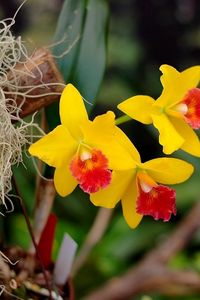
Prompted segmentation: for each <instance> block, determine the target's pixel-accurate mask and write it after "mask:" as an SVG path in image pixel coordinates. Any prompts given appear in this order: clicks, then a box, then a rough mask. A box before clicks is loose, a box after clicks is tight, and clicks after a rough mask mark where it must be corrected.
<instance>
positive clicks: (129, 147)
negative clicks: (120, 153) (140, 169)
mask: <svg viewBox="0 0 200 300" xmlns="http://www.w3.org/2000/svg"><path fill="white" fill-rule="evenodd" d="M115 136H116V139H117V140H118V141H119V142H120V144H121V145H123V146H124V147H125V148H126V149H127V151H128V152H129V153H130V154H131V156H132V158H133V159H134V160H135V161H136V162H138V163H140V162H141V159H140V154H139V152H138V151H137V149H136V148H135V146H134V145H133V143H132V142H131V141H130V140H129V138H128V137H127V135H126V134H125V133H124V132H123V131H122V130H121V129H120V128H118V127H116V132H115Z"/></svg>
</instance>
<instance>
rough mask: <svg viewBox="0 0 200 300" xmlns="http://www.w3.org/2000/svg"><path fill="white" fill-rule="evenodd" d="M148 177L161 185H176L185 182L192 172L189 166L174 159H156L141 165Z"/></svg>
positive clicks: (191, 167) (192, 169)
mask: <svg viewBox="0 0 200 300" xmlns="http://www.w3.org/2000/svg"><path fill="white" fill-rule="evenodd" d="M142 167H143V168H144V169H145V170H146V171H147V173H148V175H149V176H150V177H152V178H153V179H154V180H155V181H156V182H159V183H162V184H176V183H180V182H183V181H185V180H187V179H188V178H189V177H190V176H191V174H192V173H193V171H194V168H193V166H192V165H191V164H189V163H187V162H186V161H183V160H181V159H176V158H167V157H163V158H156V159H152V160H149V161H147V162H145V163H143V164H142Z"/></svg>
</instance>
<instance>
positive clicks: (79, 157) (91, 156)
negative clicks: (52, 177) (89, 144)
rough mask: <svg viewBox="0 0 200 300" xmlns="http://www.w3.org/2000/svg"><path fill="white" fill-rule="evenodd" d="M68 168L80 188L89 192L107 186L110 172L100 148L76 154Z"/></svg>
mask: <svg viewBox="0 0 200 300" xmlns="http://www.w3.org/2000/svg"><path fill="white" fill-rule="evenodd" d="M70 170H71V173H72V175H73V176H74V177H75V178H76V180H77V181H78V182H79V185H80V187H81V189H82V190H83V191H84V192H86V193H89V194H91V193H95V192H97V191H98V190H100V189H103V188H105V187H107V186H108V185H109V183H110V182H111V176H112V172H111V171H110V170H109V168H108V159H107V158H106V156H105V155H104V154H103V153H102V152H101V151H100V150H96V149H92V150H91V151H89V150H88V149H87V150H86V151H85V150H83V151H82V152H81V154H76V155H75V156H74V157H73V159H72V161H71V164H70Z"/></svg>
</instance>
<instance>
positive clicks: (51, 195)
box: [30, 178, 56, 253]
mask: <svg viewBox="0 0 200 300" xmlns="http://www.w3.org/2000/svg"><path fill="white" fill-rule="evenodd" d="M55 195H56V191H55V187H54V183H53V180H52V181H46V180H45V179H43V178H41V179H40V184H39V186H38V192H37V200H36V208H35V216H34V224H33V232H34V237H35V241H36V243H38V242H39V239H40V237H41V234H42V231H43V229H44V227H45V225H46V222H47V219H48V217H49V214H50V212H51V208H52V206H53V202H54V199H55ZM33 250H34V249H33V247H32V246H31V249H30V252H31V253H33Z"/></svg>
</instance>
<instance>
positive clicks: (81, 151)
mask: <svg viewBox="0 0 200 300" xmlns="http://www.w3.org/2000/svg"><path fill="white" fill-rule="evenodd" d="M52 117H53V116H52ZM60 119H61V125H59V126H57V127H56V128H55V129H54V130H53V131H51V132H50V133H49V134H47V135H46V136H44V137H42V138H41V139H40V140H39V141H37V142H36V143H34V144H32V145H31V146H30V148H29V152H30V154H31V155H33V156H36V157H38V158H40V159H41V160H43V161H44V162H45V163H47V164H48V165H50V166H52V167H54V168H55V173H54V184H55V188H56V190H57V192H58V193H59V194H60V195H61V196H67V195H69V194H70V193H71V192H72V191H73V190H74V189H75V187H76V186H77V184H79V185H80V187H81V188H82V189H83V190H84V191H85V192H87V193H93V192H96V191H98V190H99V189H101V188H105V187H106V186H108V185H109V183H110V181H111V175H112V173H111V171H110V170H123V169H127V168H129V167H130V165H131V164H132V163H133V159H132V157H131V156H130V155H129V154H128V152H127V151H126V148H125V147H124V146H123V145H121V144H120V143H118V141H117V140H116V137H115V131H116V128H117V127H116V126H115V121H114V119H115V115H114V113H113V112H111V111H108V112H107V113H106V114H103V115H101V116H97V117H96V118H95V119H94V120H93V121H90V120H89V119H88V115H87V112H86V109H85V106H84V103H83V100H82V97H81V95H80V93H79V92H78V90H77V89H76V88H75V87H74V86H73V85H72V84H68V85H67V86H66V87H65V89H64V91H63V93H62V95H61V99H60Z"/></svg>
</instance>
